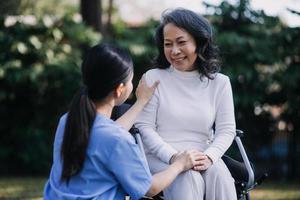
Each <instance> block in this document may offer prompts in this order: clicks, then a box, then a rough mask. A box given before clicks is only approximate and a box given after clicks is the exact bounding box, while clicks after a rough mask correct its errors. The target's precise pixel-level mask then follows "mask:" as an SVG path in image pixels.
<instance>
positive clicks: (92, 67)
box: [61, 44, 133, 183]
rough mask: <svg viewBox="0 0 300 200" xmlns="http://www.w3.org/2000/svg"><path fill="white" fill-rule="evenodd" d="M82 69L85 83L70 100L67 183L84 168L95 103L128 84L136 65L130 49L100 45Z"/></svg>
mask: <svg viewBox="0 0 300 200" xmlns="http://www.w3.org/2000/svg"><path fill="white" fill-rule="evenodd" d="M81 72H82V79H83V84H84V86H83V87H82V88H81V89H80V91H79V92H77V94H76V95H75V96H74V98H73V100H72V102H71V106H70V109H69V112H68V116H67V120H66V125H65V131H64V138H63V142H62V147H61V157H62V162H63V166H62V174H61V181H67V183H68V182H69V180H70V178H71V177H72V176H73V175H76V174H78V173H79V172H80V170H81V169H82V167H83V163H84V160H85V156H86V149H87V146H88V143H89V138H90V134H91V128H92V126H93V122H94V119H95V117H96V108H95V104H94V103H95V102H98V101H101V100H102V99H103V98H105V97H106V96H107V95H108V94H109V93H110V92H112V91H113V90H114V89H115V88H116V87H117V86H118V85H119V84H121V83H124V84H125V83H126V82H127V81H128V80H129V77H130V75H131V74H132V73H133V64H132V60H131V57H130V55H129V54H128V53H127V52H125V51H123V50H121V49H119V48H117V47H114V46H112V45H109V44H99V45H96V46H94V47H92V48H91V49H90V50H89V51H88V53H87V56H86V57H85V59H84V61H83V63H82V66H81Z"/></svg>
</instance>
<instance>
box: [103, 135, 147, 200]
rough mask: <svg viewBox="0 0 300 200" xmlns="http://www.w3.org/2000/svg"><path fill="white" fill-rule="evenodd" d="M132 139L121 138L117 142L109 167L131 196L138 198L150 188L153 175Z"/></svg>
mask: <svg viewBox="0 0 300 200" xmlns="http://www.w3.org/2000/svg"><path fill="white" fill-rule="evenodd" d="M130 137H131V136H130ZM132 140H133V141H130V140H124V139H120V140H119V141H118V142H117V144H116V145H115V146H114V148H113V150H112V153H111V156H110V159H109V163H108V167H109V169H110V170H111V171H112V173H113V174H114V175H115V177H116V179H117V180H118V182H119V183H120V184H121V185H122V187H123V189H124V190H125V191H126V192H127V193H128V194H129V195H130V196H131V198H132V199H135V200H138V199H140V198H142V197H143V196H144V195H145V194H146V193H147V192H148V190H149V189H150V187H151V183H152V175H151V173H150V171H149V167H148V164H147V161H146V160H145V157H144V156H142V155H141V151H140V150H139V148H138V146H137V144H135V143H134V139H132Z"/></svg>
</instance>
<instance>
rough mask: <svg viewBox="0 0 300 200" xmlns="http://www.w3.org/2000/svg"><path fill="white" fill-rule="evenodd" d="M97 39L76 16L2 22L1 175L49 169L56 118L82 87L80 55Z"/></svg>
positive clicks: (0, 27) (0, 89)
mask: <svg viewBox="0 0 300 200" xmlns="http://www.w3.org/2000/svg"><path fill="white" fill-rule="evenodd" d="M99 39H100V35H98V34H96V33H94V32H93V31H92V30H91V29H90V28H88V27H86V26H83V25H82V24H81V23H78V22H76V20H75V21H74V19H73V16H66V17H64V18H62V19H53V18H50V17H47V16H45V17H44V18H42V19H36V18H30V20H29V21H28V20H27V21H26V19H24V18H6V20H4V19H1V22H0V44H1V45H0V46H1V47H0V48H1V54H0V120H1V123H0V132H1V133H2V134H1V136H0V141H1V145H0V160H1V163H0V171H1V173H7V172H10V173H12V172H23V173H24V172H30V173H31V172H45V170H47V169H48V168H49V161H50V160H51V159H50V158H51V157H50V156H51V146H52V144H51V143H52V141H53V140H52V139H53V133H54V131H55V126H56V122H57V118H58V116H59V115H60V114H61V113H63V112H65V111H66V106H67V105H68V102H69V101H70V99H71V97H72V95H73V93H74V91H75V90H76V89H77V88H78V86H79V85H80V70H79V69H80V68H79V67H78V66H80V64H81V58H82V50H84V49H86V48H87V47H89V46H91V45H92V44H93V43H95V42H97V41H99Z"/></svg>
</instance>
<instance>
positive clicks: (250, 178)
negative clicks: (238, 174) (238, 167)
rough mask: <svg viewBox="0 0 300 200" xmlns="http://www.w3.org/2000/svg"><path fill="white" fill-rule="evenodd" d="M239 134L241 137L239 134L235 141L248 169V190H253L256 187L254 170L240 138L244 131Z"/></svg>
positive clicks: (238, 131) (239, 131)
mask: <svg viewBox="0 0 300 200" xmlns="http://www.w3.org/2000/svg"><path fill="white" fill-rule="evenodd" d="M237 133H239V135H238V134H237V135H236V136H235V138H234V140H235V142H236V144H237V146H238V148H239V151H240V153H241V156H242V159H243V162H244V163H245V166H246V169H247V171H248V182H247V188H252V187H253V186H254V185H255V182H254V181H255V177H254V171H253V168H252V166H251V164H250V161H249V158H248V156H247V153H246V151H245V148H244V146H243V143H242V141H241V138H240V135H241V134H243V131H241V130H237Z"/></svg>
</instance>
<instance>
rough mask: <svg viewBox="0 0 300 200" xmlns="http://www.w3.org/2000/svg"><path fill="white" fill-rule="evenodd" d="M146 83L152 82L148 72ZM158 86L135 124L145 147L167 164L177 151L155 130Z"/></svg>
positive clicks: (150, 83)
mask: <svg viewBox="0 0 300 200" xmlns="http://www.w3.org/2000/svg"><path fill="white" fill-rule="evenodd" d="M145 79H146V82H147V84H148V85H152V84H153V83H154V81H156V80H157V79H156V80H154V79H151V77H150V76H149V74H148V72H147V73H146V75H145ZM158 91H159V86H158V88H157V89H156V90H155V92H154V94H153V96H152V98H151V99H150V101H149V102H148V104H147V105H146V106H145V107H144V109H143V111H142V112H141V113H140V115H139V117H138V119H137V120H136V123H135V126H136V127H137V128H138V129H139V130H140V132H141V135H142V140H143V144H144V146H145V149H146V150H147V151H148V152H150V153H151V154H153V155H155V156H157V157H158V158H159V159H160V160H162V161H163V162H165V163H167V164H169V160H170V158H171V157H172V155H173V154H175V153H177V151H176V150H175V149H174V148H173V147H172V146H171V145H169V144H168V143H166V142H164V141H163V140H162V138H161V137H160V136H159V134H158V133H157V132H156V117H157V109H158V106H159V92H158Z"/></svg>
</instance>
